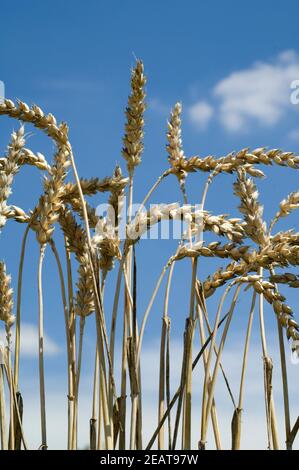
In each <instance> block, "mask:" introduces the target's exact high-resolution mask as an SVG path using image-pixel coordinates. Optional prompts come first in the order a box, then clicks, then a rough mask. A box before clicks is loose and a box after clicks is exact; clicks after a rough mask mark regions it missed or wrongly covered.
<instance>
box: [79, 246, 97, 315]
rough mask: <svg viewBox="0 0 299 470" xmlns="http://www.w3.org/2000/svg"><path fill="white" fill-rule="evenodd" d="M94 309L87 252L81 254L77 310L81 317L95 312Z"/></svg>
mask: <svg viewBox="0 0 299 470" xmlns="http://www.w3.org/2000/svg"><path fill="white" fill-rule="evenodd" d="M94 309H95V306H94V291H93V280H92V275H91V271H90V263H89V258H88V254H87V252H85V253H83V255H82V256H80V264H79V268H78V281H77V293H76V302H75V312H76V314H77V315H79V316H80V317H86V316H88V315H90V314H91V313H93V312H94Z"/></svg>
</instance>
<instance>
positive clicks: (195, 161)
mask: <svg viewBox="0 0 299 470" xmlns="http://www.w3.org/2000/svg"><path fill="white" fill-rule="evenodd" d="M273 163H274V164H277V165H279V166H288V167H289V168H293V169H296V170H297V169H298V168H299V157H298V156H296V155H295V154H294V153H293V152H283V151H282V150H279V149H271V150H268V151H266V150H265V148H258V149H255V150H252V151H251V152H250V150H249V148H244V149H242V150H240V151H239V152H233V153H229V154H228V155H226V156H224V157H220V158H215V157H213V156H211V155H209V156H207V157H204V158H200V157H197V156H195V157H191V158H189V159H182V160H181V170H182V171H186V172H188V173H191V172H195V171H205V172H211V171H214V170H215V169H216V167H217V168H218V170H217V171H219V172H221V173H233V171H235V170H237V168H239V167H243V168H244V169H245V170H246V172H247V173H248V174H250V175H251V176H254V177H262V176H264V174H263V172H261V170H258V169H256V168H255V167H254V165H272V164H273Z"/></svg>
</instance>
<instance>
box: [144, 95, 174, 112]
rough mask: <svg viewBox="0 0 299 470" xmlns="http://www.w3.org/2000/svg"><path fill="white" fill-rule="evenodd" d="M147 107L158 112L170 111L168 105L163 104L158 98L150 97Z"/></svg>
mask: <svg viewBox="0 0 299 470" xmlns="http://www.w3.org/2000/svg"><path fill="white" fill-rule="evenodd" d="M148 107H149V109H151V110H153V111H156V112H157V113H158V114H162V115H168V114H169V113H170V107H169V106H167V105H166V104H164V103H163V102H162V101H161V100H160V99H159V98H152V99H151V100H150V101H149V104H148Z"/></svg>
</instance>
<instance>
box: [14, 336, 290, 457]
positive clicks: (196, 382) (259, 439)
mask: <svg viewBox="0 0 299 470" xmlns="http://www.w3.org/2000/svg"><path fill="white" fill-rule="evenodd" d="M268 340H269V353H270V354H271V357H272V359H273V363H274V369H273V380H274V388H273V390H274V398H275V404H276V410H277V418H278V425H279V430H280V433H281V435H280V442H281V447H282V448H283V446H284V444H283V442H284V435H283V434H284V418H283V399H282V392H281V377H280V370H279V363H280V358H279V352H278V350H277V349H276V346H277V342H276V341H275V338H274V336H273V335H271V334H269V337H268ZM144 346H145V347H144V349H143V352H142V361H141V371H142V393H143V423H144V426H143V435H144V444H147V442H148V440H149V439H150V437H151V435H152V433H153V431H154V430H155V428H156V426H157V419H158V418H157V403H158V390H157V383H158V381H159V370H158V368H157V364H159V339H158V338H152V340H151V343H150V344H149V343H148V344H145V345H144ZM243 348H244V345H243V344H242V343H241V342H240V341H239V340H236V341H233V342H232V343H231V344H227V348H225V350H224V354H223V357H222V364H223V367H224V370H225V372H226V374H227V377H228V380H229V383H230V386H231V389H232V391H233V394H234V396H235V399H236V398H237V396H238V391H239V385H240V372H241V369H240V366H241V364H242V358H243ZM116 352H117V354H116V356H117V357H119V356H121V350H117V351H116ZM182 353H183V351H182V344H181V343H180V342H179V341H178V340H175V339H174V340H173V341H172V343H171V356H172V358H173V360H172V362H171V389H172V393H171V394H173V393H174V392H175V391H176V389H177V387H178V386H179V383H180V373H181V363H182ZM289 357H290V356H287V358H288V359H289ZM120 362H121V361H116V370H115V376H116V385H117V387H119V380H118V379H119V377H120ZM287 366H288V372H289V377H290V383H289V391H290V397H291V404H292V405H295V407H296V406H297V405H298V400H297V387H296V380H295V378H294V376H295V375H296V373H297V368H298V366H292V365H291V363H290V360H288V362H287ZM203 377H204V374H203V368H202V365H200V364H199V365H198V367H197V368H196V370H195V371H194V375H193V381H192V382H193V385H192V386H193V401H192V415H193V420H192V447H193V448H195V449H196V448H197V443H198V440H199V432H200V431H199V427H198V423H200V414H201V406H200V403H201V393H202V389H203ZM36 380H37V378H34V379H32V378H30V380H29V377H28V376H27V382H26V383H22V384H21V385H22V393H23V396H24V402H25V403H26V407H25V408H24V411H25V416H24V427H25V436H26V438H27V440H28V442H29V446H30V448H37V447H38V446H39V445H40V428H39V407H38V406H37V404H38V400H39V398H38V386H37V382H36ZM48 381H49V388H48V389H47V424H48V430H49V432H48V434H49V446H50V448H51V449H61V448H63V447H65V445H66V436H67V400H66V383H64V381H63V380H58V381H57V378H56V377H55V378H54V377H52V378H49V377H48ZM91 393H92V377H91V376H89V375H83V376H82V383H81V386H80V398H79V426H78V429H79V447H80V448H84V447H85V446H86V444H87V441H88V423H89V418H90V414H91V402H90V396H91ZM215 399H216V406H217V414H218V418H219V426H220V431H221V438H222V444H223V448H224V449H229V448H230V445H231V433H230V427H231V419H232V415H233V411H234V409H233V405H232V402H231V400H230V397H229V394H228V391H227V389H226V385H225V382H224V380H223V378H222V376H221V374H219V377H218V381H217V387H216V396H215ZM294 411H295V409H294ZM129 416H130V405H129V400H128V422H129V421H130V419H129ZM58 421H59V426H57V422H58ZM242 424H243V425H242V441H241V444H242V448H243V449H266V446H267V431H266V425H265V404H264V398H263V361H262V358H261V346H260V344H258V343H256V342H255V341H253V343H252V345H251V348H250V354H249V361H248V369H247V374H246V383H245V396H244V411H243V416H242ZM209 429H210V431H209V434H208V448H209V449H213V448H214V439H213V435H212V426H211V425H210V427H209ZM128 434H129V433H128ZM179 440H180V434H179V436H178V441H179ZM295 448H298V442H296V443H295Z"/></svg>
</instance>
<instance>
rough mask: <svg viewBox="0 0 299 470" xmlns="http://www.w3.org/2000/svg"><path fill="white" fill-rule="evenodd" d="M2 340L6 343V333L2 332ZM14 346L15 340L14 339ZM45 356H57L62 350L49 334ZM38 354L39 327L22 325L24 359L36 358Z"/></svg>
mask: <svg viewBox="0 0 299 470" xmlns="http://www.w3.org/2000/svg"><path fill="white" fill-rule="evenodd" d="M0 340H1V341H3V342H4V343H5V333H4V332H0ZM12 343H13V346H14V338H13V341H12ZM44 344H45V355H46V356H55V355H56V354H59V353H60V351H61V349H60V347H59V346H58V345H57V344H56V343H55V341H54V340H53V339H51V338H50V337H49V336H48V335H47V334H45V335H44ZM37 354H38V331H37V327H36V326H35V325H33V324H31V323H22V325H21V355H22V356H23V357H27V358H28V357H29V358H31V357H36V356H37Z"/></svg>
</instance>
